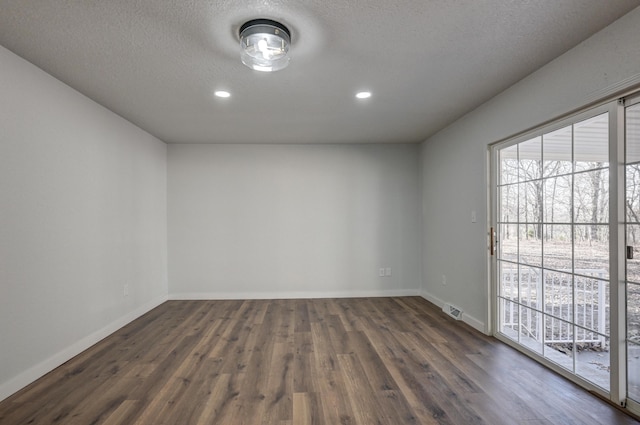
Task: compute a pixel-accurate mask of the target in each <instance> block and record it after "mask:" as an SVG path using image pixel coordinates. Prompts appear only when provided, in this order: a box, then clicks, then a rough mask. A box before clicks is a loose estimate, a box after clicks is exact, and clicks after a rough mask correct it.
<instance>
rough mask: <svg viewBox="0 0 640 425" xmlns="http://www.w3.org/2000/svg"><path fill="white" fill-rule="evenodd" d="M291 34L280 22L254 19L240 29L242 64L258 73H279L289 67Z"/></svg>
mask: <svg viewBox="0 0 640 425" xmlns="http://www.w3.org/2000/svg"><path fill="white" fill-rule="evenodd" d="M290 44H291V33H290V32H289V29H288V28H287V27H285V26H284V25H282V24H281V23H280V22H276V21H272V20H270V19H253V20H251V21H249V22H246V23H245V24H243V25H242V26H241V27H240V48H241V56H240V57H241V58H242V63H243V64H245V65H247V66H248V67H249V68H251V69H255V70H256V71H266V72H270V71H278V70H280V69H283V68H285V67H286V66H287V65H289V45H290Z"/></svg>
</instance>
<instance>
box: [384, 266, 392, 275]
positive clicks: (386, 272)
mask: <svg viewBox="0 0 640 425" xmlns="http://www.w3.org/2000/svg"><path fill="white" fill-rule="evenodd" d="M384 275H385V276H391V267H387V268H386V269H384Z"/></svg>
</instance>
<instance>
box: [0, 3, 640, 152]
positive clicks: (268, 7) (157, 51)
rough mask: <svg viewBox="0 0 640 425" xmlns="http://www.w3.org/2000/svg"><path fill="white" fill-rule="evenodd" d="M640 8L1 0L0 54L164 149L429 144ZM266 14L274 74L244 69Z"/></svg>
mask: <svg viewBox="0 0 640 425" xmlns="http://www.w3.org/2000/svg"><path fill="white" fill-rule="evenodd" d="M637 5H638V1H637V0H607V1H603V0H351V1H340V0H307V1H304V2H302V1H299V0H298V1H293V0H291V1H286V0H247V1H244V2H237V1H231V0H109V1H105V0H0V44H1V45H3V46H5V47H6V48H8V49H10V50H12V51H13V52H15V53H17V54H18V55H20V56H22V57H24V58H25V59H27V60H29V61H30V62H32V63H34V64H35V65H37V66H38V67H40V68H42V69H43V70H45V71H46V72H48V73H50V74H52V75H53V76H55V77H57V78H58V79H60V80H62V81H63V82H65V83H67V84H68V85H70V86H71V87H73V88H75V89H76V90H78V91H80V92H81V93H83V94H85V95H86V96H88V97H90V98H92V99H94V100H95V101H96V102H98V103H100V104H102V105H104V106H105V107H107V108H109V109H111V110H112V111H114V112H116V113H117V114H119V115H121V116H123V117H124V118H126V119H128V120H129V121H131V122H133V123H134V124H136V125H138V126H139V127H141V128H143V129H145V130H147V131H148V132H150V133H152V134H154V135H155V136H157V137H159V138H160V139H162V140H164V141H165V142H168V143H274V142H275V143H349V142H358V143H361V142H374V143H377V142H392V143H393V142H421V141H423V140H425V139H426V138H428V137H429V136H430V135H432V134H433V133H435V132H436V131H438V130H440V129H442V128H443V127H444V126H446V125H448V124H450V123H451V122H453V121H454V120H456V119H457V118H459V117H460V116H462V115H464V114H465V113H467V112H469V111H470V110H472V109H473V108H475V107H477V106H478V105H480V104H481V103H483V102H485V101H487V100H488V99H489V98H491V97H492V96H494V95H496V94H498V93H499V92H500V91H502V90H504V89H506V88H507V87H509V86H510V85H512V84H513V83H515V82H517V81H518V80H520V79H521V78H523V77H525V76H526V75H528V74H529V73H531V72H533V71H534V70H536V69H537V68H539V67H541V66H542V65H544V64H545V63H547V62H549V61H550V60H552V59H554V58H555V57H557V56H559V55H560V54H562V53H564V52H565V51H567V50H568V49H570V48H571V47H573V46H575V45H576V44H578V43H580V42H581V41H582V40H584V39H586V38H588V37H589V36H590V35H592V34H593V33H595V32H597V31H598V30H600V29H602V28H603V27H605V26H606V25H608V24H610V23H611V22H613V21H614V20H616V19H617V18H619V17H620V16H622V15H624V14H625V13H627V12H629V11H630V10H632V9H633V8H634V7H636V6H637ZM263 17H264V18H271V19H276V20H279V21H281V22H282V23H284V24H285V25H287V26H288V27H289V28H290V29H291V32H292V48H291V56H292V59H291V63H290V65H289V67H288V68H286V69H284V70H282V71H279V72H276V73H271V74H269V73H259V72H256V71H251V70H250V69H248V68H246V67H244V66H243V65H242V64H241V62H240V59H239V48H238V40H237V31H238V28H239V26H240V25H242V24H243V23H244V22H245V21H247V20H250V19H253V18H263ZM219 89H224V90H228V91H230V92H231V93H232V97H231V98H229V99H219V98H216V97H214V96H213V92H214V91H215V90H219ZM363 89H367V90H370V91H372V92H373V97H372V98H370V99H367V100H365V101H359V100H357V99H355V97H354V95H355V93H356V92H357V91H360V90H363Z"/></svg>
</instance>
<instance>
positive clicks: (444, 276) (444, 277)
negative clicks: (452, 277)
mask: <svg viewBox="0 0 640 425" xmlns="http://www.w3.org/2000/svg"><path fill="white" fill-rule="evenodd" d="M442 284H443V285H446V284H447V276H446V275H442Z"/></svg>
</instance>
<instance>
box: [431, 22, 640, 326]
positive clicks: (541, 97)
mask: <svg viewBox="0 0 640 425" xmlns="http://www.w3.org/2000/svg"><path fill="white" fill-rule="evenodd" d="M638 28H640V9H635V10H634V11H632V12H631V13H629V14H627V15H626V16H624V17H622V18H621V19H620V20H618V21H617V22H615V23H613V24H612V25H610V26H609V27H607V28H605V29H604V30H602V31H601V32H600V33H598V34H596V35H594V36H593V37H591V38H590V39H588V40H586V41H585V42H583V43H582V44H580V45H579V46H577V47H576V48H574V49H572V50H570V51H569V52H567V53H566V54H564V55H563V56H561V57H559V58H558V59H556V60H554V61H553V62H551V63H549V64H548V65H546V66H545V67H543V68H541V69H540V70H538V71H537V72H535V73H534V74H532V75H530V76H529V77H527V78H526V79H524V80H522V81H521V82H519V83H518V84H516V85H514V86H512V87H511V88H510V89H508V90H507V91H505V92H503V93H502V94H500V95H499V96H497V97H495V98H494V99H492V100H491V101H489V102H487V103H486V104H484V105H482V106H481V107H480V108H478V109H476V110H474V111H473V112H471V113H470V114H468V115H467V116H465V117H463V118H461V119H460V120H458V121H457V122H455V123H454V124H452V125H451V126H449V127H448V128H446V129H445V130H443V131H441V132H440V133H439V134H436V135H435V136H433V137H431V138H430V139H429V140H427V141H426V142H425V143H423V144H422V149H421V157H422V159H421V166H422V170H423V180H422V185H423V193H422V197H423V205H422V217H423V238H422V245H423V272H422V276H423V288H422V289H423V294H424V296H425V297H426V298H428V299H431V300H432V301H434V302H437V303H438V302H451V303H453V304H457V305H458V306H460V307H462V308H463V310H464V311H465V313H466V314H468V319H469V320H470V322H471V324H473V325H474V326H476V327H478V328H481V329H482V328H484V326H485V324H486V323H485V322H486V320H487V317H488V313H487V310H488V308H487V298H488V294H487V292H488V286H487V276H488V267H487V246H488V243H487V236H486V235H487V232H488V227H487V220H488V217H487V213H486V209H487V181H488V180H487V178H486V175H487V166H486V156H487V146H488V145H489V144H491V143H493V142H496V141H498V140H500V139H504V138H507V137H509V136H511V135H513V134H515V133H518V132H521V131H524V130H526V129H529V128H531V127H533V126H536V125H539V124H540V123H543V122H545V121H548V120H551V119H554V118H556V117H558V116H559V115H562V114H565V113H568V112H570V111H572V110H575V109H577V108H580V107H582V106H584V105H587V104H589V103H591V102H593V101H594V100H596V99H601V98H603V97H605V96H609V95H611V94H613V93H616V92H617V91H619V90H620V89H622V88H625V87H630V86H631V85H635V84H638V83H640V42H639V41H640V38H639V37H638ZM471 210H477V211H478V223H476V224H473V223H471V222H470V214H471ZM443 274H445V275H446V277H447V285H446V286H445V285H442V275H443Z"/></svg>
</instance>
